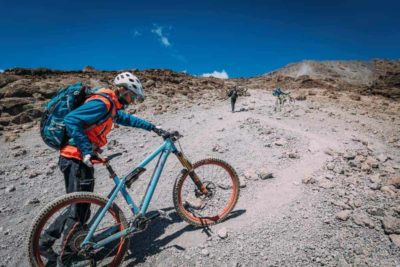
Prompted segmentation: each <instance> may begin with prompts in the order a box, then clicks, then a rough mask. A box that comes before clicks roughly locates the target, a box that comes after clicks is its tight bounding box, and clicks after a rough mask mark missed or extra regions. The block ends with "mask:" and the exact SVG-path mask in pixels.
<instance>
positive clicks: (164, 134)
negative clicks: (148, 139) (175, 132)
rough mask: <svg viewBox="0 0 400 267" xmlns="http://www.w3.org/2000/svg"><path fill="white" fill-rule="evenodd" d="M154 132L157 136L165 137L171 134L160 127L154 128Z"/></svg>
mask: <svg viewBox="0 0 400 267" xmlns="http://www.w3.org/2000/svg"><path fill="white" fill-rule="evenodd" d="M153 132H155V133H156V134H157V135H159V136H162V137H165V136H168V135H169V132H168V131H166V130H164V129H162V128H161V127H160V126H156V127H154V128H153Z"/></svg>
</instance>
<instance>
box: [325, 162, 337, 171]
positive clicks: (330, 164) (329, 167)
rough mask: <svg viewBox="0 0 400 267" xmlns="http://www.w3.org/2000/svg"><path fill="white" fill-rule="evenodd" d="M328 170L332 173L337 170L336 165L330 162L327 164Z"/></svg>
mask: <svg viewBox="0 0 400 267" xmlns="http://www.w3.org/2000/svg"><path fill="white" fill-rule="evenodd" d="M326 168H327V169H328V170H330V171H332V170H333V169H335V164H334V163H333V162H328V163H327V164H326Z"/></svg>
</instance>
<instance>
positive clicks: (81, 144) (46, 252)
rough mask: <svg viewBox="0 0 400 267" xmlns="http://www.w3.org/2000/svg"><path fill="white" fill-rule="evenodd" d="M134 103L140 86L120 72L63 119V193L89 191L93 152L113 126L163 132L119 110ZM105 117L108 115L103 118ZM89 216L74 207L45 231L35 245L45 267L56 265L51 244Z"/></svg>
mask: <svg viewBox="0 0 400 267" xmlns="http://www.w3.org/2000/svg"><path fill="white" fill-rule="evenodd" d="M97 93H99V94H97ZM136 100H139V101H142V100H144V91H143V86H142V84H141V83H140V81H139V79H138V78H137V77H136V76H135V75H133V74H132V73H130V72H123V73H120V74H118V75H117V76H116V77H115V79H114V86H113V88H111V89H110V88H102V89H99V90H97V91H96V94H93V95H91V96H89V97H88V98H87V99H86V101H85V102H84V104H82V105H81V106H79V107H78V108H76V109H74V110H73V111H71V112H70V113H68V114H67V115H66V116H65V118H64V123H65V127H66V131H67V135H68V138H69V140H68V142H67V144H66V145H65V146H63V147H62V148H61V150H60V158H59V163H58V165H59V167H60V170H61V172H63V174H64V181H65V189H66V192H67V193H72V192H79V191H89V192H93V190H94V184H95V183H94V182H95V180H94V169H93V165H92V162H91V159H93V157H95V152H96V150H97V149H99V148H101V147H103V146H104V145H106V143H107V135H108V134H109V132H110V131H111V129H112V128H113V124H114V123H117V124H120V125H124V126H130V127H136V128H141V129H145V130H147V131H154V132H156V133H158V134H162V133H166V132H165V131H163V130H162V129H160V128H158V127H156V126H155V125H153V124H152V123H150V122H148V121H146V120H143V119H140V118H138V117H135V116H133V115H130V114H127V113H125V112H124V111H123V109H124V108H125V107H126V106H128V105H130V104H132V103H134V102H135V101H136ZM109 112H111V113H109ZM108 114H111V115H110V116H108V117H107V115H108ZM105 118H106V119H105ZM89 214H90V206H89V205H82V204H81V205H77V206H76V207H75V208H74V209H72V210H69V211H68V212H66V213H63V214H61V215H59V217H57V219H56V220H55V221H54V223H53V224H51V225H50V226H49V227H48V228H47V229H46V231H45V233H44V234H43V235H42V236H41V238H40V241H39V244H40V254H41V255H42V256H44V257H46V258H47V259H48V266H55V265H56V261H57V257H58V255H57V254H56V253H55V252H54V251H53V249H52V246H53V244H54V242H55V241H56V240H57V239H59V238H60V237H61V235H62V234H63V233H66V232H67V231H69V230H70V229H71V228H72V227H73V226H74V225H76V224H77V223H81V224H84V223H85V222H86V220H87V218H88V217H89Z"/></svg>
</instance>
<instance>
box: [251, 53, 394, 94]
mask: <svg viewBox="0 0 400 267" xmlns="http://www.w3.org/2000/svg"><path fill="white" fill-rule="evenodd" d="M250 80H251V84H252V86H251V87H252V88H260V87H262V86H265V85H268V86H269V87H274V86H276V85H279V86H282V87H284V88H288V89H293V88H321V87H322V88H329V89H332V91H343V90H344V91H354V92H357V93H362V94H364V95H371V94H379V95H384V96H386V97H388V98H393V99H399V98H400V60H393V61H390V60H372V61H311V60H306V61H302V62H299V63H293V64H289V65H287V66H285V67H283V68H281V69H278V70H276V71H273V72H270V73H267V74H265V75H262V76H259V77H254V78H251V79H250Z"/></svg>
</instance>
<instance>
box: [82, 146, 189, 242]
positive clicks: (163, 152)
mask: <svg viewBox="0 0 400 267" xmlns="http://www.w3.org/2000/svg"><path fill="white" fill-rule="evenodd" d="M171 152H172V153H175V154H176V155H177V157H178V159H179V160H180V161H181V163H182V164H183V165H184V167H186V168H187V169H189V170H191V164H190V163H189V162H188V161H187V160H186V158H185V157H184V156H183V154H182V153H180V152H178V150H177V148H176V147H175V144H174V142H173V141H172V140H171V139H170V138H167V139H165V141H164V143H163V144H162V145H161V146H160V147H158V148H157V149H156V150H155V151H154V152H153V153H151V154H150V155H149V156H148V157H147V158H146V159H145V160H143V161H142V162H141V163H140V164H139V165H138V166H137V167H136V168H135V169H133V170H132V171H131V172H130V173H128V174H127V175H125V176H124V177H123V178H122V179H121V178H119V177H118V176H117V175H115V174H112V178H113V180H114V183H115V186H114V188H113V189H112V190H111V192H110V194H109V195H108V198H109V200H108V202H107V204H106V205H105V206H104V207H103V208H102V209H101V210H99V211H100V213H99V214H96V215H95V216H94V217H93V219H95V221H94V222H93V224H92V225H91V226H90V229H89V232H88V235H87V236H86V238H85V240H84V241H83V242H82V244H81V246H82V247H83V246H85V245H91V246H92V248H94V249H98V248H101V247H103V246H104V245H106V244H108V243H110V242H112V241H114V240H116V239H119V238H121V237H123V236H126V235H128V234H130V233H132V232H134V231H135V227H133V226H130V227H128V228H127V229H124V230H123V231H120V232H117V233H115V234H112V235H110V236H108V237H107V238H105V239H103V240H101V241H99V242H98V243H96V242H91V241H90V240H91V239H92V237H93V235H94V232H95V230H96V228H97V227H98V225H99V223H100V221H101V220H102V219H103V217H104V215H105V214H106V212H107V210H108V209H109V208H110V206H111V205H112V203H113V202H114V200H115V198H116V197H117V196H118V193H119V192H121V194H122V196H123V197H124V199H125V201H126V202H127V204H128V205H129V207H130V209H131V211H132V213H133V215H134V216H138V215H144V214H146V211H147V208H148V206H149V204H150V201H151V199H152V197H153V193H154V191H155V189H156V186H157V183H158V180H159V178H160V176H161V173H162V170H163V168H164V165H165V162H166V161H167V158H168V156H169V155H170V153H171ZM158 155H160V157H159V160H158V162H157V165H156V167H155V170H154V173H153V176H152V178H151V180H150V182H149V186H148V187H147V190H146V193H145V195H144V197H143V199H142V203H141V204H140V206H139V207H138V206H137V205H136V204H135V202H134V201H133V199H132V197H131V196H130V194H129V193H128V191H127V190H126V187H125V183H126V181H127V177H129V176H130V175H132V174H133V173H135V172H137V170H138V169H139V168H143V169H144V167H145V166H147V165H148V164H149V163H150V162H151V161H152V160H153V159H155V158H156V157H157V156H158ZM89 225H90V223H89ZM115 230H116V229H115V227H114V228H113V227H110V228H109V229H107V232H109V233H110V234H111V233H113V232H115ZM107 232H106V233H102V234H106V235H108V233H107Z"/></svg>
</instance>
